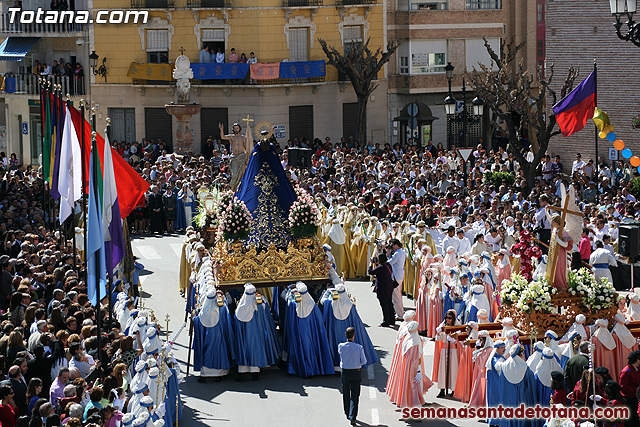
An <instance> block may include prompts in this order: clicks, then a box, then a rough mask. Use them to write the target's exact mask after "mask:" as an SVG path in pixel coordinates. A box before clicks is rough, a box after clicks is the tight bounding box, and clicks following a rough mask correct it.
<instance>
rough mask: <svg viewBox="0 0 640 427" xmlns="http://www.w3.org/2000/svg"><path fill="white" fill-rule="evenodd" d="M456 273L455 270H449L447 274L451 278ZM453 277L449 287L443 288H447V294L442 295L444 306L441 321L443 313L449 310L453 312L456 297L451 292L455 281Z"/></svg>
mask: <svg viewBox="0 0 640 427" xmlns="http://www.w3.org/2000/svg"><path fill="white" fill-rule="evenodd" d="M456 273H457V271H456V269H455V268H452V269H450V270H449V274H450V275H451V276H453V277H455V274H456ZM453 277H452V280H451V282H450V283H449V285H448V286H445V287H446V288H447V292H445V293H444V295H443V301H444V306H443V312H442V313H443V314H442V320H444V313H446V312H448V311H449V310H454V308H455V302H456V301H455V300H456V297H455V295H454V292H453V290H454V287H455V286H456V280H454V279H453ZM454 311H455V310H454Z"/></svg>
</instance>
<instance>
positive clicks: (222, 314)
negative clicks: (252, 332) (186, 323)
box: [193, 289, 235, 382]
mask: <svg viewBox="0 0 640 427" xmlns="http://www.w3.org/2000/svg"><path fill="white" fill-rule="evenodd" d="M233 342H234V339H233V326H232V323H231V316H230V315H229V310H228V309H227V305H226V303H225V301H224V297H223V296H222V295H220V296H219V297H218V294H217V292H216V291H215V289H210V290H209V291H208V292H207V293H206V296H205V298H204V301H203V302H202V308H201V309H200V312H199V313H198V315H197V316H196V317H194V319H193V369H194V370H195V371H200V378H198V381H199V382H206V381H207V378H216V381H219V380H220V379H221V377H223V376H225V375H227V374H228V373H229V370H230V369H231V368H232V367H233V366H234V364H235V351H234V348H233Z"/></svg>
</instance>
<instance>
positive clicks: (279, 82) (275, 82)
mask: <svg viewBox="0 0 640 427" xmlns="http://www.w3.org/2000/svg"><path fill="white" fill-rule="evenodd" d="M131 82H132V84H134V85H136V86H140V85H151V86H155V85H162V86H175V85H176V81H175V80H145V79H132V81H131ZM324 82H326V76H321V77H307V78H304V77H302V78H295V79H269V80H251V79H250V78H245V79H226V80H191V87H192V88H195V87H209V86H211V87H231V86H241V87H245V88H248V87H256V86H289V85H294V84H305V83H324Z"/></svg>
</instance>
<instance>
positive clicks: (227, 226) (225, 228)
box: [218, 197, 252, 241]
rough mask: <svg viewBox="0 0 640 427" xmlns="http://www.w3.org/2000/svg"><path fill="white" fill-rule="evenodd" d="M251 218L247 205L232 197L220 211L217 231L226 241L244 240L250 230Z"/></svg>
mask: <svg viewBox="0 0 640 427" xmlns="http://www.w3.org/2000/svg"><path fill="white" fill-rule="evenodd" d="M251 219H252V217H251V212H249V209H247V205H245V204H244V202H243V201H241V200H238V199H237V198H236V197H232V199H231V202H230V203H229V204H228V205H227V207H226V208H225V209H224V210H221V211H220V214H219V220H220V223H219V225H218V233H219V234H221V235H222V237H223V238H224V240H227V241H238V240H244V239H246V238H247V237H249V233H250V232H251Z"/></svg>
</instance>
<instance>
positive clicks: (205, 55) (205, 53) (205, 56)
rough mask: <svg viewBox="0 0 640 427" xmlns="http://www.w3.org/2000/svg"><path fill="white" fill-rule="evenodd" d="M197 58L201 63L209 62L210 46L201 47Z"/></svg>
mask: <svg viewBox="0 0 640 427" xmlns="http://www.w3.org/2000/svg"><path fill="white" fill-rule="evenodd" d="M199 60H200V63H201V64H209V63H211V48H210V47H209V46H204V47H203V48H202V50H201V51H200V58H199Z"/></svg>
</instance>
